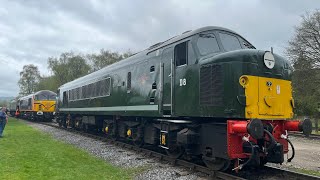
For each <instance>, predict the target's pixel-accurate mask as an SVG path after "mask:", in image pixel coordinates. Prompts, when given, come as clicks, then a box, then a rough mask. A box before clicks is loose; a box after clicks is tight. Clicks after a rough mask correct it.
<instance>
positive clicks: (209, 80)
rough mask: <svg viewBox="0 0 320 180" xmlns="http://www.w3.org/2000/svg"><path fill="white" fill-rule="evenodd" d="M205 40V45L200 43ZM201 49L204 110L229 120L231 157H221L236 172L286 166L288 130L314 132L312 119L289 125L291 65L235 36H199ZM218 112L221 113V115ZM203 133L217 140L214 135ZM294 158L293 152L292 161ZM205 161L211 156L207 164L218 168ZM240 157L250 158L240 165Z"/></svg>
mask: <svg viewBox="0 0 320 180" xmlns="http://www.w3.org/2000/svg"><path fill="white" fill-rule="evenodd" d="M203 38H206V40H205V42H206V43H205V44H207V45H201V43H202V42H203V41H204V40H201V39H203ZM199 42H200V43H199ZM209 44H210V46H208V45H209ZM197 47H198V49H199V53H200V55H202V54H203V56H202V58H200V61H199V64H200V77H199V79H200V85H199V86H200V94H199V96H200V109H201V110H202V111H201V112H202V114H203V115H205V116H216V117H227V119H226V122H227V132H226V138H227V143H226V146H227V148H226V151H227V153H228V155H227V156H228V157H227V158H226V157H223V155H222V156H221V155H220V157H221V158H224V159H229V160H231V161H232V162H234V165H235V167H234V169H235V170H239V169H241V168H242V167H243V166H244V165H247V164H251V165H260V164H264V163H267V162H272V163H280V164H281V163H283V162H284V154H285V153H288V151H289V147H288V144H290V145H291V146H293V145H292V143H291V142H290V140H289V139H288V136H287V131H303V132H304V133H305V134H310V133H311V122H310V120H306V121H304V122H300V121H287V120H289V119H291V118H292V117H293V108H294V100H293V97H292V87H291V71H292V69H291V67H290V65H289V62H288V61H287V60H285V59H284V58H282V57H281V56H279V55H277V54H274V53H273V52H270V51H261V50H256V49H255V48H254V47H253V46H252V45H251V44H250V43H249V42H247V41H246V40H244V39H243V38H242V37H240V36H239V35H236V34H233V33H232V32H222V31H215V32H206V33H205V34H200V35H199V39H198V45H197ZM205 52H210V53H208V54H206V53H205ZM217 108H221V109H223V111H220V112H218V113H217V112H216V111H214V110H215V109H217ZM235 117H236V118H235ZM213 124H215V123H213ZM207 125H209V124H207ZM205 128H206V127H204V128H203V129H205ZM216 129H217V128H216ZM204 134H206V135H208V134H211V135H212V136H218V134H217V133H214V132H212V133H208V132H205V133H204ZM200 136H201V135H200ZM203 141H204V142H208V140H203ZM209 144H210V145H209ZM218 145H219V144H218V143H216V142H214V141H212V142H210V143H208V146H205V147H202V149H204V148H206V149H208V148H209V149H212V150H211V151H213V150H214V149H217V146H218ZM210 146H211V147H212V148H211V147H210ZM292 150H294V148H292ZM210 156H211V155H210V154H209V157H210ZM293 156H294V152H293V155H292V157H291V158H289V159H288V161H291V160H292V159H293ZM218 157H219V156H218ZM206 159H208V156H205V158H204V162H206V164H215V163H214V161H212V162H210V161H209V162H208V160H206ZM241 159H242V160H244V159H247V160H245V161H244V162H245V163H242V164H241V163H240V160H241ZM226 161H227V160H226ZM225 166H226V165H225V164H224V165H222V166H218V167H225ZM216 167H217V166H216Z"/></svg>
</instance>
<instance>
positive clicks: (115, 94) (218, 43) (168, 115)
mask: <svg viewBox="0 0 320 180" xmlns="http://www.w3.org/2000/svg"><path fill="white" fill-rule="evenodd" d="M291 72H292V68H291V66H290V64H289V62H288V61H287V60H286V59H284V58H283V57H281V56H279V55H277V54H274V53H273V52H270V51H263V50H257V49H255V47H254V46H253V45H252V44H251V43H249V42H248V41H247V40H246V39H244V38H243V37H242V36H240V35H239V34H237V33H235V32H233V31H231V30H229V29H226V28H221V27H204V28H200V29H197V30H194V31H188V32H185V33H183V34H181V35H180V36H176V37H174V38H171V39H169V40H166V41H164V42H160V43H157V44H155V45H153V46H151V47H149V48H148V49H146V50H144V51H142V52H139V53H137V54H135V55H134V56H131V57H129V58H127V59H125V60H122V61H120V62H118V63H115V64H112V65H109V66H107V67H105V68H103V69H101V70H99V71H96V72H94V73H91V74H89V75H86V76H84V77H81V78H78V79H76V80H74V81H71V82H69V83H66V84H64V85H62V86H61V87H59V89H58V101H57V113H58V117H59V119H58V121H59V123H60V125H61V126H65V127H67V126H68V127H73V128H77V129H84V130H98V131H103V132H104V133H105V134H106V135H107V136H110V137H115V138H118V139H122V140H127V141H130V142H133V143H134V144H136V145H138V146H142V145H144V144H147V145H149V146H155V147H159V148H162V149H164V150H165V151H166V152H167V153H168V154H169V155H171V156H173V157H176V158H178V157H182V156H183V158H185V159H188V160H194V159H197V161H198V160H202V161H203V162H204V163H205V164H206V165H207V166H208V167H210V168H212V169H216V170H224V169H227V168H229V167H235V168H236V169H241V167H242V166H244V165H253V166H259V165H264V164H265V163H267V162H271V163H280V164H281V163H283V162H284V154H286V153H288V151H289V147H288V142H289V139H288V138H287V133H286V131H288V130H290V131H304V133H306V134H308V133H310V131H311V128H310V127H311V122H310V121H309V120H306V121H303V122H302V121H288V119H291V118H292V117H293V108H294V100H293V98H292V89H291ZM231 164H232V166H230V165H231Z"/></svg>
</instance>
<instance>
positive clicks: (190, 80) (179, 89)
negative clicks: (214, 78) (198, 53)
mask: <svg viewBox="0 0 320 180" xmlns="http://www.w3.org/2000/svg"><path fill="white" fill-rule="evenodd" d="M194 40H195V39H194V37H191V38H188V39H185V40H183V41H181V42H179V43H178V44H176V45H175V47H174V69H173V71H174V81H173V82H174V86H173V107H174V115H175V116H192V115H195V114H196V113H197V112H198V111H199V106H197V104H199V95H198V91H199V75H198V74H199V70H198V69H199V67H198V64H197V63H196V60H197V59H196V57H195V52H194V48H193V47H194V46H193V42H194Z"/></svg>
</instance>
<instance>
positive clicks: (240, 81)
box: [239, 76, 249, 88]
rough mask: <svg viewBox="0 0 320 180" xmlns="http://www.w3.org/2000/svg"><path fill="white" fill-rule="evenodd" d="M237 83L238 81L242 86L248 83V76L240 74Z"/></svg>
mask: <svg viewBox="0 0 320 180" xmlns="http://www.w3.org/2000/svg"><path fill="white" fill-rule="evenodd" d="M239 83H240V85H241V86H242V87H244V88H245V86H246V85H248V83H249V78H248V76H241V77H240V78H239Z"/></svg>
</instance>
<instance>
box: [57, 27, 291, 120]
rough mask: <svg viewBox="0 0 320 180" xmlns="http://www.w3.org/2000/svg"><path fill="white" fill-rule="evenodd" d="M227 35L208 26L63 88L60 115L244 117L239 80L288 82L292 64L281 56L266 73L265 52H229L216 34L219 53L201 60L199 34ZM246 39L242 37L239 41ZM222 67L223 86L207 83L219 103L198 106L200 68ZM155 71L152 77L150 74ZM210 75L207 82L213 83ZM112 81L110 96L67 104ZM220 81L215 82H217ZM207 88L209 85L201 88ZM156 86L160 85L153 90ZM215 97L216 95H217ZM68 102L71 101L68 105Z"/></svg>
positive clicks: (60, 91)
mask: <svg viewBox="0 0 320 180" xmlns="http://www.w3.org/2000/svg"><path fill="white" fill-rule="evenodd" d="M218 31H222V32H228V33H231V34H233V35H236V36H237V37H241V36H239V35H238V34H236V33H234V32H232V31H230V30H228V29H224V28H218V27H205V28H201V29H198V30H195V31H191V32H188V33H184V34H182V35H181V36H179V37H176V38H173V39H170V40H168V41H165V42H163V43H161V44H160V45H158V46H155V47H152V48H149V49H147V50H144V51H142V52H140V53H138V54H136V55H134V56H131V57H129V58H127V59H125V60H122V61H120V62H118V63H115V64H112V65H110V66H107V67H105V68H104V69H101V70H99V71H96V72H94V73H91V74H89V75H87V76H84V77H81V78H79V79H76V80H74V81H72V82H69V83H67V84H65V85H63V86H61V87H60V88H59V90H58V111H60V113H65V114H68V113H72V114H86V115H121V116H144V117H163V116H171V117H181V118H182V117H223V118H229V117H232V118H244V117H245V116H244V112H245V106H244V105H243V104H245V99H241V98H239V97H241V95H244V90H243V88H242V87H241V86H240V84H239V77H240V76H241V75H254V76H262V77H272V78H278V79H286V80H290V73H291V69H290V66H289V63H288V62H287V61H286V60H285V59H283V58H282V57H280V56H278V55H274V56H275V62H276V63H275V67H274V68H273V69H271V70H270V69H268V68H266V67H265V65H264V62H263V55H264V53H265V51H261V50H256V49H246V48H245V47H243V49H240V50H235V51H230V52H227V51H226V50H224V48H223V46H222V43H221V42H220V39H219V37H218V35H217V37H218V38H217V41H218V44H219V46H220V50H221V51H220V52H217V53H211V54H209V55H206V56H201V55H200V53H199V50H198V47H197V44H196V42H197V39H198V38H199V34H200V33H203V32H212V33H215V34H216V33H217V32H218ZM241 38H242V37H241ZM186 41H187V43H188V51H187V52H188V62H187V65H183V66H178V67H177V66H175V58H174V54H175V53H174V50H175V46H176V45H178V44H180V43H183V42H186ZM212 65H218V66H219V68H220V70H219V74H217V73H216V72H212V73H215V74H214V75H212V76H216V77H219V79H218V81H219V82H220V84H219V87H215V84H214V82H212V81H209V79H208V78H203V79H204V80H208V83H212V84H211V88H213V89H218V90H219V91H220V94H221V96H219V97H217V98H219V101H221V100H222V102H221V103H219V104H210V105H208V104H203V103H201V102H200V98H201V97H200V96H201V95H200V85H201V82H200V79H201V77H200V75H201V72H200V71H201V68H202V67H209V66H212ZM152 67H154V71H153V72H150V71H151V69H153V68H152ZM128 72H131V90H130V91H128V89H127V85H128V82H127V76H128ZM212 76H211V75H210V74H209V75H208V77H209V78H212ZM108 77H110V78H111V87H112V88H111V91H110V96H105V97H98V98H89V99H83V100H76V101H68V100H63V92H66V91H68V90H71V89H74V88H77V87H81V86H84V85H86V84H89V83H91V82H94V81H97V80H100V79H105V78H108ZM216 80H217V79H216ZM203 84H206V83H203ZM155 85H156V86H155ZM214 93H216V92H212V94H213V96H214ZM67 101H68V102H67Z"/></svg>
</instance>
